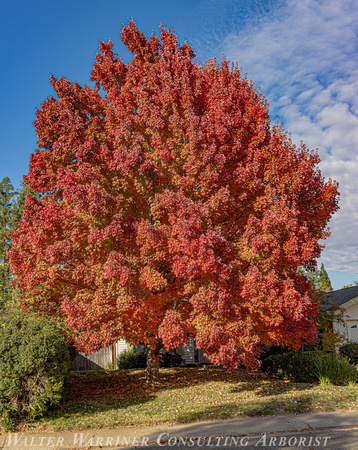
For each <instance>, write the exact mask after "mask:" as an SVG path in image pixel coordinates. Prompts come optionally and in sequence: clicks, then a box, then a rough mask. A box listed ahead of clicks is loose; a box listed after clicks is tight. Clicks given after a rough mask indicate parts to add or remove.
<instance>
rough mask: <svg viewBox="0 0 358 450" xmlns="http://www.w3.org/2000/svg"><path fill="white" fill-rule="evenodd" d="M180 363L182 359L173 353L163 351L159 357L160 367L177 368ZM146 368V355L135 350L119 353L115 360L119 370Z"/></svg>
mask: <svg viewBox="0 0 358 450" xmlns="http://www.w3.org/2000/svg"><path fill="white" fill-rule="evenodd" d="M182 363H183V359H182V357H181V356H180V355H178V354H177V353H175V352H173V351H170V350H169V351H164V352H161V353H160V355H159V366H160V367H179V366H181V365H182ZM146 367H147V354H146V353H137V352H136V351H135V350H133V349H131V350H126V351H125V352H123V353H121V354H120V355H119V357H118V358H117V368H118V369H119V370H127V369H145V368H146Z"/></svg>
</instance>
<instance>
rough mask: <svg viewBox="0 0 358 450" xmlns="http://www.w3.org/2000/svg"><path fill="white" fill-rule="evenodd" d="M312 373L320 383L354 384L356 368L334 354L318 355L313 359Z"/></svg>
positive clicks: (357, 374)
mask: <svg viewBox="0 0 358 450" xmlns="http://www.w3.org/2000/svg"><path fill="white" fill-rule="evenodd" d="M313 373H314V375H315V376H316V377H317V379H318V380H319V382H320V383H321V384H336V385H346V384H348V385H350V386H352V385H354V383H355V382H356V380H357V376H358V372H357V368H356V367H354V366H353V365H352V364H350V363H349V362H348V361H347V360H346V359H344V358H342V357H339V356H337V355H335V354H324V353H322V354H321V355H319V356H318V357H317V358H316V359H315V361H314V367H313Z"/></svg>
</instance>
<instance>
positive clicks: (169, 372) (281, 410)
mask: <svg viewBox="0 0 358 450" xmlns="http://www.w3.org/2000/svg"><path fill="white" fill-rule="evenodd" d="M161 379H162V384H161V385H158V386H147V385H146V384H145V383H144V380H145V371H144V370H132V371H128V372H120V371H98V372H87V373H84V372H82V373H78V374H74V375H72V376H71V378H70V381H69V384H68V388H67V395H66V401H65V402H64V404H63V405H62V406H61V407H60V408H58V409H57V410H55V411H53V412H52V413H51V415H49V416H47V417H46V418H44V419H42V420H40V421H39V422H36V423H34V424H31V426H33V427H34V428H35V429H38V431H40V430H41V431H42V430H47V431H62V430H72V429H86V428H102V427H118V426H124V425H153V424H159V423H178V422H179V423H183V422H194V421H200V420H216V419H227V418H234V417H252V416H261V415H274V414H275V415H276V414H292V413H304V412H319V411H334V410H349V409H358V386H354V387H349V386H321V385H318V384H308V383H307V384H306V383H293V382H286V381H280V380H277V379H274V378H269V377H267V376H265V375H263V374H260V373H246V372H241V371H234V372H228V371H226V370H222V369H216V368H178V369H161ZM29 425H30V424H27V426H29Z"/></svg>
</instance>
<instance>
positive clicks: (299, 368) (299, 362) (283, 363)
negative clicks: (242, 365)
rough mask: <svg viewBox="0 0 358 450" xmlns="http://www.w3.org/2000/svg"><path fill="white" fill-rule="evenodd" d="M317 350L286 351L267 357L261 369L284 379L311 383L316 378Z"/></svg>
mask: <svg viewBox="0 0 358 450" xmlns="http://www.w3.org/2000/svg"><path fill="white" fill-rule="evenodd" d="M316 357H317V352H303V353H302V352H286V353H283V354H277V355H272V356H269V357H268V358H265V359H264V361H263V362H262V365H261V370H262V371H263V372H265V373H267V374H268V375H277V376H278V377H279V378H281V379H282V380H291V381H296V382H302V383H311V382H312V381H314V380H315V379H316V377H315V375H314V374H313V372H312V369H313V361H314V360H315V358H316Z"/></svg>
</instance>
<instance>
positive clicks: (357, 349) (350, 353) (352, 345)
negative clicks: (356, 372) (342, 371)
mask: <svg viewBox="0 0 358 450" xmlns="http://www.w3.org/2000/svg"><path fill="white" fill-rule="evenodd" d="M339 353H340V354H341V355H342V356H344V357H345V358H346V359H347V360H348V361H349V362H350V363H351V364H355V365H357V364H358V342H348V344H344V345H342V347H340V349H339Z"/></svg>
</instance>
